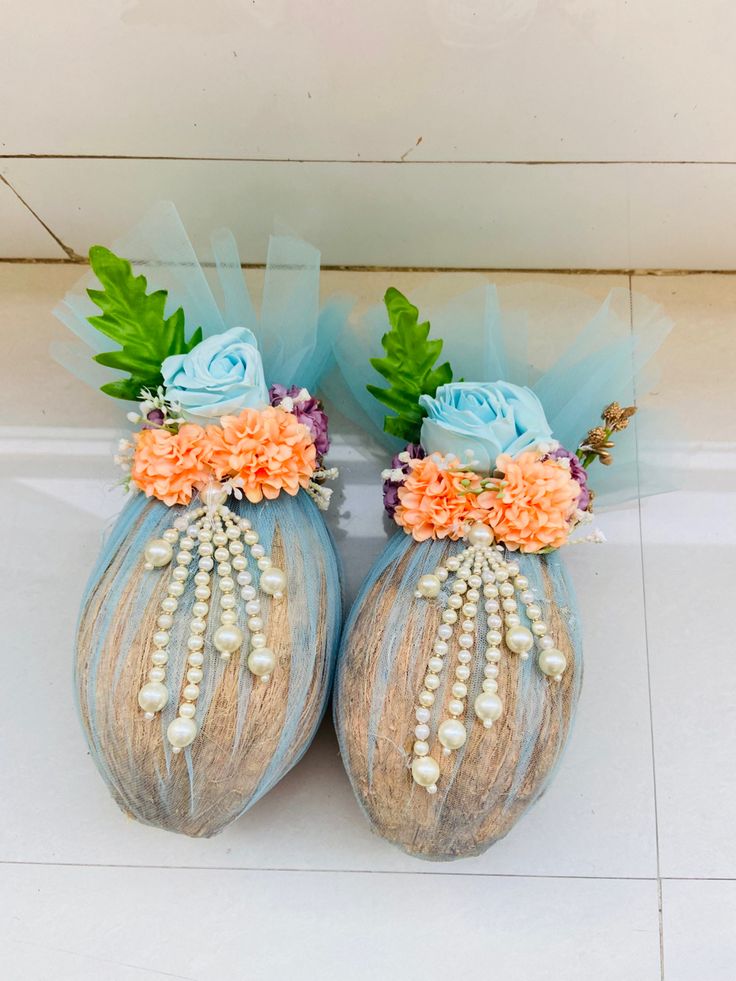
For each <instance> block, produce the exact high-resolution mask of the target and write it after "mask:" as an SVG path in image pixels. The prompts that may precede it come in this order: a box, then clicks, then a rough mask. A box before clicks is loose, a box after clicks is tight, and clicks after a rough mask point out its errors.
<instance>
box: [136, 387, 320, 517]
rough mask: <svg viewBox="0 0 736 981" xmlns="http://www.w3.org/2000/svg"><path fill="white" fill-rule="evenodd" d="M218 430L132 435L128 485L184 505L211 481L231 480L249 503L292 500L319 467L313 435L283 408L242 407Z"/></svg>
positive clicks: (188, 429) (149, 431)
mask: <svg viewBox="0 0 736 981" xmlns="http://www.w3.org/2000/svg"><path fill="white" fill-rule="evenodd" d="M221 423H222V425H221V426H207V427H206V428H203V427H202V426H197V425H194V424H192V423H186V424H184V425H183V426H180V427H179V431H178V432H176V433H172V432H169V431H168V430H166V429H144V430H142V431H141V432H140V433H138V434H137V435H136V437H135V454H134V457H133V465H132V468H131V474H130V477H131V481H132V483H133V484H135V485H136V487H139V488H140V489H141V490H142V491H144V493H145V494H146V496H147V497H156V498H158V499H159V500H160V501H163V502H164V504H168V505H172V504H188V503H189V502H190V501H191V499H192V494H193V493H194V491H195V490H200V489H201V488H202V487H204V486H205V484H206V483H207V482H208V481H209V480H211V479H212V478H213V477H215V478H217V479H218V480H226V479H231V480H232V483H233V485H234V486H236V487H240V488H241V489H242V491H243V493H244V494H245V496H246V497H247V498H248V500H249V501H252V502H253V503H257V502H258V501H260V500H262V499H263V498H264V497H265V498H267V499H269V500H273V498H275V497H278V495H279V494H280V493H281V491H286V493H287V494H291V495H292V496H293V495H295V494H296V493H297V491H298V490H299V488H300V487H306V485H307V484H308V483H309V479H310V477H311V476H312V474H313V473H314V470H315V467H316V465H317V454H316V450H315V447H314V442H313V440H312V434H311V432H310V431H309V429H308V428H307V426H305V425H304V424H303V423H300V422H299V421H298V420H297V418H296V416H294V415H293V414H292V413H290V412H286V411H284V410H283V409H279V408H277V407H272V406H269V407H267V408H265V409H244V410H243V412H241V414H240V415H239V416H224V417H223V419H222V420H221Z"/></svg>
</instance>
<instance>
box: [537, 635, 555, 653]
mask: <svg viewBox="0 0 736 981" xmlns="http://www.w3.org/2000/svg"><path fill="white" fill-rule="evenodd" d="M537 644H539V646H540V647H541V649H542V650H543V651H548V650H550V648H552V647H554V646H555V642H554V640H553V638H552V637H548V636H544V637H540V638H539V639H538V640H537Z"/></svg>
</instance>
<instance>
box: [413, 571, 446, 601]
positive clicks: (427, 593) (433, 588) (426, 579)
mask: <svg viewBox="0 0 736 981" xmlns="http://www.w3.org/2000/svg"><path fill="white" fill-rule="evenodd" d="M441 586H442V583H441V582H440V580H439V578H438V577H437V576H435V575H434V574H433V573H431V572H429V573H427V574H426V575H424V576H420V578H419V582H418V583H417V591H418V592H419V593H420V594H421V595H422V596H424V597H426V599H434V597H435V596H438V595H439V592H440V588H441Z"/></svg>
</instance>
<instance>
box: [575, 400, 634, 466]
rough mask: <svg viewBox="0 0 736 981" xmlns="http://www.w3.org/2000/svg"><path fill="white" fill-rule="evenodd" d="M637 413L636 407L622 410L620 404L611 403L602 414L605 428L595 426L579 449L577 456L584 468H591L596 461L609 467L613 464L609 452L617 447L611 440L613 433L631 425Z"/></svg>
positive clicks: (630, 406)
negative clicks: (630, 422)
mask: <svg viewBox="0 0 736 981" xmlns="http://www.w3.org/2000/svg"><path fill="white" fill-rule="evenodd" d="M635 412H636V406H635V405H627V406H626V407H625V408H623V409H622V408H621V406H620V405H619V404H618V402H611V404H610V405H607V406H606V408H605V409H604V410H603V412H602V413H601V419H602V420H603V422H604V423H605V425H604V426H595V427H594V428H593V429H591V430H590V432H589V433H588V435H587V436H586V437H585V439H584V440H583V441H582V443H581V444H580V446H579V447H578V450H577V454H578V456H579V457H580V461H581V463H582V464H583V466H584V467H588V466H590V464H591V463H593V461H594V460H600V462H601V463H602V464H603V465H604V466H606V467H608V466H610V465H611V464H612V463H613V457H612V456H611V454H610V453H609V452H608V451H609V450H611V449H613V447H614V446H615V445H616V444H615V443H614V442H613V440H612V439H611V435H612V434H613V433H620V432H622V431H623V430H624V429H626V427H627V426H628V425H629V420H630V419H631V417H632V416H633V415H634V413H635Z"/></svg>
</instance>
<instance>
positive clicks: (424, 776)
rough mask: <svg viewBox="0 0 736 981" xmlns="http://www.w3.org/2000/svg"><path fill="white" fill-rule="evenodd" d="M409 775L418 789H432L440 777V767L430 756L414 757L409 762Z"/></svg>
mask: <svg viewBox="0 0 736 981" xmlns="http://www.w3.org/2000/svg"><path fill="white" fill-rule="evenodd" d="M411 775H412V777H414V782H415V783H418V784H419V786H420V787H433V786H434V785H435V783H436V782H437V778H438V777H439V775H440V765H439V763H438V762H437V760H435V759H434V758H433V757H432V756H415V757H414V759H413V760H412V761H411Z"/></svg>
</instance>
